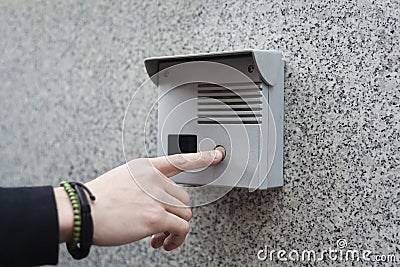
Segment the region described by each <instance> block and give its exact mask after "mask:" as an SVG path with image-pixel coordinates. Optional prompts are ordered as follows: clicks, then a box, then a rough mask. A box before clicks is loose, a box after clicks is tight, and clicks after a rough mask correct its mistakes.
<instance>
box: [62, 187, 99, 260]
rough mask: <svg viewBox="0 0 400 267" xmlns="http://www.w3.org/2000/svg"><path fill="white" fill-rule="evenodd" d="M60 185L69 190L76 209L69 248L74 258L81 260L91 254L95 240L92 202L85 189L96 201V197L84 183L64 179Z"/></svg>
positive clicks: (73, 206)
mask: <svg viewBox="0 0 400 267" xmlns="http://www.w3.org/2000/svg"><path fill="white" fill-rule="evenodd" d="M60 185H62V186H63V187H64V189H65V190H66V191H67V194H68V196H69V198H70V200H71V204H72V208H73V210H74V228H73V233H72V240H71V241H70V242H67V250H68V252H69V254H71V256H72V257H73V258H74V259H76V260H80V259H83V258H85V257H86V256H87V255H88V254H89V251H90V247H91V245H92V241H93V220H92V215H91V210H90V203H89V200H88V199H87V197H86V194H85V192H84V191H86V192H87V193H88V194H89V198H90V200H91V201H95V200H96V197H95V196H94V195H93V194H92V192H90V190H89V189H88V188H87V187H86V186H85V185H84V184H82V183H79V182H66V181H62V182H61V183H60Z"/></svg>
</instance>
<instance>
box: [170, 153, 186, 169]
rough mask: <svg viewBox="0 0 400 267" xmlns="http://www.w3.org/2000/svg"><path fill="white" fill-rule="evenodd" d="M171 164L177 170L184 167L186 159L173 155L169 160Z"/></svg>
mask: <svg viewBox="0 0 400 267" xmlns="http://www.w3.org/2000/svg"><path fill="white" fill-rule="evenodd" d="M170 161H171V164H172V165H173V166H174V167H175V168H178V169H182V167H184V165H185V164H186V159H185V158H184V157H183V156H182V155H179V154H177V155H173V156H172V157H171V158H170Z"/></svg>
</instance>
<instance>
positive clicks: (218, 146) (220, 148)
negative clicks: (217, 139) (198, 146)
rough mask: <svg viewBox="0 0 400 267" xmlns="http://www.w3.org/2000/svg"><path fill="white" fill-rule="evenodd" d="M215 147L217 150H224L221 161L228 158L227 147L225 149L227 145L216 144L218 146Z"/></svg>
mask: <svg viewBox="0 0 400 267" xmlns="http://www.w3.org/2000/svg"><path fill="white" fill-rule="evenodd" d="M214 149H215V150H219V151H221V152H222V159H221V161H223V160H224V159H225V158H226V149H225V147H224V146H222V145H216V146H215V147H214Z"/></svg>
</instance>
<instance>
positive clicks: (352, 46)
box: [0, 0, 400, 266]
mask: <svg viewBox="0 0 400 267" xmlns="http://www.w3.org/2000/svg"><path fill="white" fill-rule="evenodd" d="M399 17H400V5H399V1H370V0H358V1H347V2H346V1H328V0H318V1H276V0H273V1H258V0H248V1H214V0H213V1H184V0H175V1H158V2H156V1H127V0H122V1H118V0H116V1H94V0H88V1H65V0H62V1H61V0H60V1H53V0H52V1H23V0H16V1H10V0H3V1H2V2H1V3H0V36H1V37H0V68H1V71H0V177H1V179H0V185H1V186H16V185H44V184H51V185H54V186H56V185H57V184H58V182H59V181H60V180H61V179H62V178H65V177H68V178H70V179H77V180H82V181H88V180H90V179H92V178H95V177H96V176H98V175H99V174H101V173H103V172H105V171H106V170H109V169H111V168H113V167H115V166H118V165H120V164H122V163H124V156H123V153H122V146H121V125H122V119H123V115H124V111H125V108H126V106H127V105H128V102H129V100H130V98H131V96H132V92H133V90H134V89H135V88H137V87H138V86H139V85H140V84H141V83H142V82H143V81H145V80H146V74H145V70H144V66H143V59H144V58H145V57H148V56H162V55H173V54H187V53H199V52H212V51H227V50H237V49H243V48H255V49H277V50H282V51H283V52H284V54H285V59H286V70H285V148H284V178H285V186H284V187H283V188H281V189H274V190H269V191H262V192H255V193H249V192H248V190H244V189H235V190H233V191H232V192H230V193H229V194H228V195H227V196H225V197H224V198H222V199H221V200H219V201H217V202H214V203H212V204H210V205H207V206H203V207H200V208H195V209H194V211H193V213H194V218H193V220H192V221H191V233H190V234H189V236H188V239H187V241H186V243H185V245H184V246H182V247H181V248H180V249H178V250H176V251H173V252H168V253H167V252H164V251H162V250H153V249H152V248H150V247H149V242H148V240H144V241H140V242H138V243H135V244H131V245H127V246H123V247H118V248H93V250H92V253H91V254H90V256H89V257H88V258H87V259H85V260H82V261H79V262H73V261H72V259H71V257H70V256H69V255H68V254H67V253H66V249H65V248H64V246H62V247H61V249H60V250H61V252H60V253H61V255H60V260H59V263H60V266H71V265H74V266H240V265H243V266H258V265H267V266H272V265H274V266H277V265H282V266H293V265H300V264H301V263H299V262H293V261H292V262H286V263H285V262H280V261H278V260H275V261H274V262H270V261H265V262H259V261H258V259H257V252H258V251H259V249H262V248H263V247H264V246H265V245H267V246H268V247H269V248H271V249H275V250H279V249H283V250H287V251H290V250H299V251H301V250H304V249H308V250H313V249H314V250H322V249H328V248H329V247H332V248H335V247H336V241H337V240H338V239H346V241H347V244H348V246H347V247H348V248H358V249H369V250H371V251H372V252H373V253H374V254H391V253H394V254H396V255H397V260H398V261H400V241H399V238H400V236H399V232H400V186H399V181H400V153H399V151H400V77H399V64H400V63H399V62H400V49H399V42H400V31H399ZM153 97H154V92H152V91H151V92H148V94H147V95H146V96H144V97H143V101H144V103H148V102H149V101H152V98H153ZM138 109H140V107H138ZM139 114H140V113H139ZM137 120H142V117H141V116H138V118H137ZM155 122H156V119H155V118H152V119H151V120H150V124H149V128H150V130H151V131H150V132H151V133H152V134H150V136H152V139H151V140H150V141H151V142H150V147H149V148H150V150H149V151H150V155H152V156H154V155H155V150H154V149H155V142H154V141H153V140H154V138H155V128H154V125H155ZM130 130H131V131H133V134H136V135H137V136H138V137H139V136H141V134H142V133H141V129H135V128H134V127H133V128H132V129H130ZM128 146H129V147H130V148H131V150H132V155H134V156H135V157H141V156H145V151H143V149H142V146H141V144H140V143H139V141H135V140H129V141H128ZM192 197H194V198H201V197H202V196H201V195H194V196H192ZM302 264H305V262H303V263H302ZM338 264H339V263H338V262H335V261H332V260H326V261H325V263H324V265H331V266H337V265H338ZM341 264H343V265H351V264H353V263H352V262H342V263H341ZM310 265H316V263H315V262H310ZM354 265H356V266H361V265H365V263H364V264H361V263H360V262H354ZM389 265H392V266H393V265H395V264H393V263H392V264H388V266H389Z"/></svg>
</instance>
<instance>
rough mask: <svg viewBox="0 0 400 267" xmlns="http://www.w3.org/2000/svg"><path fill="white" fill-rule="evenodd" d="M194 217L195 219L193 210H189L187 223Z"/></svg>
mask: <svg viewBox="0 0 400 267" xmlns="http://www.w3.org/2000/svg"><path fill="white" fill-rule="evenodd" d="M192 217H193V213H192V210H190V209H188V211H187V221H188V220H190V219H192Z"/></svg>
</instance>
